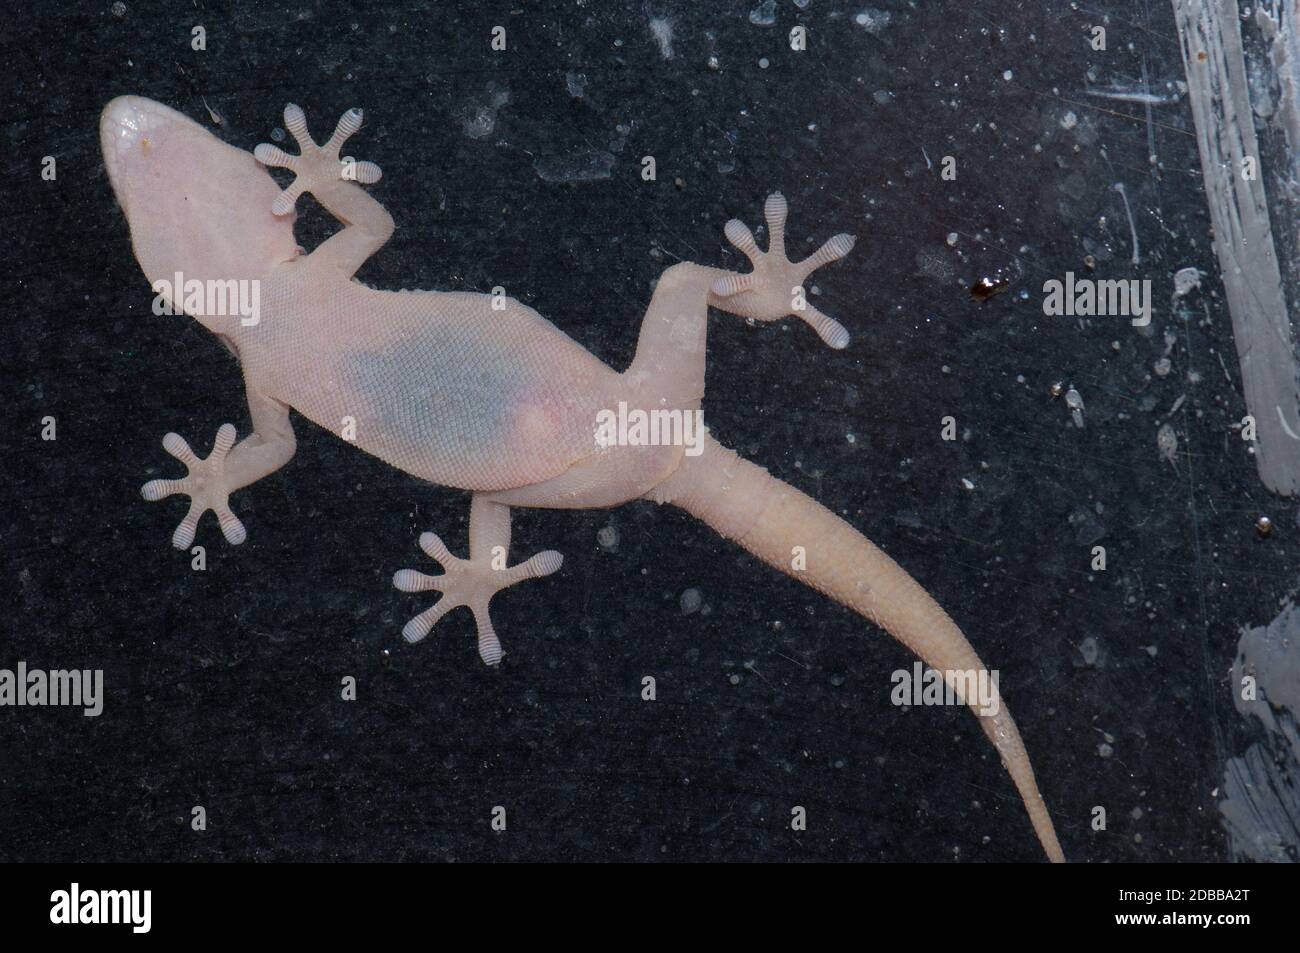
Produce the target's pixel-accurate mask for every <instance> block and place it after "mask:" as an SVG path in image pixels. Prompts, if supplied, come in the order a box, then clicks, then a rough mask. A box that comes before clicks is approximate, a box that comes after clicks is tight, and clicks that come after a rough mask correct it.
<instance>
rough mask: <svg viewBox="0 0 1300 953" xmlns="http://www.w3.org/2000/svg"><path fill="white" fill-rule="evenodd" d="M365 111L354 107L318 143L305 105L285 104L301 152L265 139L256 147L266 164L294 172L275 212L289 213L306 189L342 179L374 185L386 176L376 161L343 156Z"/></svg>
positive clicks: (286, 124)
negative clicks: (319, 144)
mask: <svg viewBox="0 0 1300 953" xmlns="http://www.w3.org/2000/svg"><path fill="white" fill-rule="evenodd" d="M361 119H362V112H361V110H360V109H357V108H356V107H353V108H352V109H349V110H348V111H347V112H345V113H344V114H343V116H342V117H341V118H340V119H339V123H338V125H337V126H336V127H335V128H334V135H332V136H330V138H329V140H328V141H327V142H326V143H325V144H324V145H323V146H318V145H317V144H316V141H315V140H314V139H312V137H311V133H310V132H308V130H307V117H306V115H305V114H304V113H303V111H302V108H301V107H300V106H297V105H295V104H293V103H290V104H289V105H287V106H285V107H284V127H285V128H286V129H288V130H289V132H290V133H292V134H293V137H294V139H295V140H297V142H298V150H299V154H298V155H296V156H295V155H290V154H289V153H287V152H285V151H284V150H283V149H281V148H279V147H278V146H273V145H271V144H270V143H266V142H263V143H262V144H260V145H259V146H258V147H257V148H256V149H254V150H253V158H255V159H256V160H257V161H258V162H260V163H262V165H265V166H270V167H272V168H277V169H288V170H289V171H290V172H293V173H294V176H295V178H294V180H293V182H291V183H290V184H289V187H288V188H286V189H285V190H284V191H282V192H281V193H280V194H279V195H277V196H276V197H275V202H274V203H273V204H272V205H271V212H272V214H274V215H276V216H280V215H288V214H289V213H290V212H292V211H293V208H294V205H296V204H297V201H298V196H300V195H302V193H304V192H315V191H316V190H318V189H325V188H329V187H331V186H333V185H334V184H335V183H337V182H339V181H348V182H360V183H362V184H364V185H371V184H373V183H375V182H378V181H379V180H380V178H382V176H383V172H381V171H380V168H379V166H377V165H375V164H374V163H373V162H358V161H357V160H355V159H353V158H352V157H351V156H343V157H340V156H339V150H340V149H341V148H342V147H343V143H344V142H346V141H347V140H348V138H349V137H351V136H352V134H353V133H354V132H356V131H357V130H358V129H360V128H361Z"/></svg>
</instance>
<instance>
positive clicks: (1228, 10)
mask: <svg viewBox="0 0 1300 953" xmlns="http://www.w3.org/2000/svg"><path fill="white" fill-rule="evenodd" d="M1173 5H1174V18H1175V20H1176V21H1177V23H1178V37H1179V42H1180V46H1181V47H1182V54H1183V68H1184V70H1185V71H1186V73H1187V86H1188V99H1189V101H1190V103H1191V106H1192V117H1193V119H1194V120H1195V122H1196V141H1197V144H1198V145H1199V147H1200V152H1201V169H1202V173H1203V175H1204V177H1205V195H1206V200H1207V201H1208V203H1209V207H1210V220H1211V221H1212V222H1213V224H1214V234H1215V241H1214V246H1215V251H1216V253H1217V255H1218V258H1219V270H1220V272H1221V275H1220V277H1221V278H1222V280H1223V287H1224V290H1225V292H1226V293H1227V298H1228V310H1229V312H1230V314H1231V315H1232V332H1233V337H1234V338H1235V339H1236V343H1237V359H1238V362H1239V363H1240V365H1241V376H1242V388H1243V390H1244V391H1245V397H1246V408H1247V410H1248V411H1249V412H1250V414H1251V415H1252V416H1253V417H1254V418H1255V422H1256V427H1257V436H1258V438H1259V442H1258V444H1257V445H1256V454H1255V461H1256V465H1257V466H1258V468H1259V477H1260V479H1261V480H1262V481H1263V483H1264V485H1265V486H1266V487H1268V488H1269V489H1270V490H1272V491H1273V492H1274V493H1280V494H1283V495H1286V496H1291V495H1295V494H1296V493H1300V440H1295V439H1293V438H1292V437H1291V436H1290V434H1289V433H1288V431H1290V432H1296V431H1300V418H1298V417H1297V414H1298V413H1300V365H1298V364H1297V359H1296V348H1295V336H1294V334H1293V332H1292V328H1291V322H1290V319H1289V317H1288V315H1287V308H1286V298H1285V295H1284V294H1283V291H1282V276H1281V272H1280V270H1279V268H1278V261H1277V252H1276V250H1275V248H1274V245H1273V233H1272V229H1271V228H1270V226H1269V219H1268V206H1267V198H1266V196H1265V194H1264V185H1263V181H1262V176H1261V175H1260V173H1259V170H1258V168H1256V169H1254V170H1253V171H1254V174H1253V175H1251V176H1249V177H1248V176H1246V175H1244V174H1243V169H1244V168H1245V164H1244V162H1243V160H1245V159H1246V158H1247V157H1250V158H1251V161H1252V163H1254V165H1255V166H1258V162H1259V158H1258V157H1259V149H1258V144H1257V142H1256V139H1255V126H1254V120H1253V117H1252V115H1251V107H1250V95H1249V91H1248V89H1247V87H1246V74H1245V59H1244V56H1243V54H1242V48H1241V27H1240V15H1239V12H1238V9H1237V0H1173ZM1287 420H1295V421H1297V424H1296V426H1295V427H1288V426H1286V421H1287Z"/></svg>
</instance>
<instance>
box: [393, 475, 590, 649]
mask: <svg viewBox="0 0 1300 953" xmlns="http://www.w3.org/2000/svg"><path fill="white" fill-rule="evenodd" d="M420 548H421V549H423V550H424V551H425V552H426V553H428V554H429V555H430V556H432V557H433V558H434V559H436V560H437V561H438V563H439V564H440V565H441V566H442V569H443V574H442V575H441V576H426V575H425V574H424V573H422V572H419V571H418V570H415V569H401V570H398V571H397V573H395V574H394V575H393V585H394V586H396V587H397V588H398V589H400V590H402V592H427V591H429V590H434V591H437V592H441V593H442V594H443V595H442V598H441V599H439V600H438V601H437V602H435V603H434V604H433V605H432V606H430V607H429V608H428V609H425V610H424V611H423V612H421V613H420V614H419V615H417V616H416V617H415V618H413V619H411V621H410V622H408V623H406V627H405V628H404V629H402V635H403V636H404V637H405V638H406V640H407V641H408V642H419V641H420V640H421V639H423V638H424V637H425V636H427V635H428V634H429V630H430V629H432V628H433V626H434V623H436V622H437V621H438V620H439V619H441V618H442V617H443V616H444V615H446V614H447V613H448V612H450V611H451V610H452V609H455V608H457V607H458V606H468V607H469V610H470V611H471V612H472V613H474V621H475V623H476V624H477V625H478V654H479V657H480V658H482V659H483V661H484V662H486V663H487V664H488V665H496V664H497V663H498V662H500V661H501V656H502V655H504V654H505V653H504V652H503V651H502V649H501V642H500V640H499V639H497V635H496V631H495V630H494V629H493V628H492V618H491V616H490V615H489V614H488V603H489V602H490V601H491V599H492V597H493V596H494V595H496V594H497V593H498V592H500V591H501V590H502V589H505V588H507V587H508V586H513V585H514V584H515V583H517V582H523V581H524V580H525V579H536V578H538V577H540V576H549V575H550V574H551V573H553V572H555V571H556V570H557V569H559V568H560V566H561V564H562V563H563V562H564V557H563V556H562V555H560V554H559V553H557V552H556V551H555V550H553V549H548V550H544V551H543V552H540V553H538V554H537V555H535V556H533V557H532V558H531V559H528V560H525V561H524V562H522V563H519V564H518V565H515V566H507V565H506V559H507V557H508V556H509V554H510V507H508V506H506V505H504V504H502V503H496V502H494V501H492V500H490V499H488V498H487V497H486V496H484V495H483V494H481V493H475V494H474V498H473V500H472V501H471V503H470V509H469V559H460V558H458V557H456V556H453V555H452V554H451V551H450V550H449V549H447V547H446V546H445V545H443V542H442V540H440V539H439V538H438V537H437V536H435V535H434V534H433V533H424V534H423V535H421V536H420Z"/></svg>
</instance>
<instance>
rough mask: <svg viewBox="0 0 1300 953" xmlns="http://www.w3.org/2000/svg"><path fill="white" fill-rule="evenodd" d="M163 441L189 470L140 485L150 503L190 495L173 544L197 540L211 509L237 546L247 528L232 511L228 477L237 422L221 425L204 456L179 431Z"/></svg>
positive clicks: (186, 545)
mask: <svg viewBox="0 0 1300 953" xmlns="http://www.w3.org/2000/svg"><path fill="white" fill-rule="evenodd" d="M162 444H163V449H164V450H166V451H167V452H168V453H169V454H171V455H172V456H173V457H175V458H176V459H177V460H179V461H180V462H181V463H183V464H185V467H186V469H187V470H188V471H189V472H188V473H187V474H186V475H185V477H184V478H183V479H180V480H150V481H149V482H148V483H146V484H145V485H144V486H142V487H141V488H140V495H141V496H143V497H144V498H145V499H146V500H148V501H149V502H151V503H153V502H156V501H158V500H161V499H165V498H166V497H169V496H174V495H176V494H178V493H180V494H184V495H186V496H188V497H189V498H190V509H189V512H188V513H186V514H185V518H184V519H183V520H181V522H180V525H179V526H177V527H176V532H174V533H173V534H172V545H173V546H175V547H176V548H177V549H188V548H189V545H190V543H192V542H194V534H195V531H196V529H197V528H198V525H199V519H200V518H201V517H202V516H203V514H204V513H206V512H207V511H208V510H212V512H213V513H215V514H216V515H217V522H218V523H219V524H221V532H222V535H224V536H225V537H226V542H228V543H230V544H231V545H232V546H238V545H239V544H240V543H242V542H243V541H244V540H246V539H247V538H248V531H247V530H246V529H245V528H244V524H243V523H241V522H240V520H239V517H238V516H236V515H235V514H234V513H232V512H231V511H230V503H229V497H230V489H231V488H230V485H229V483H228V481H227V479H226V456H227V455H228V454H229V453H230V449H231V447H233V446H234V445H235V428H234V426H233V425H232V424H222V425H221V428H220V429H219V430H218V431H217V437H216V440H215V441H214V442H213V445H212V452H211V453H210V454H208V456H207V457H205V458H202V459H201V458H200V457H199V456H198V455H197V454H195V452H194V451H193V450H191V449H190V445H189V444H188V443H186V441H185V438H184V437H182V436H181V435H180V434H175V433H169V434H167V436H165V437H163V442H162Z"/></svg>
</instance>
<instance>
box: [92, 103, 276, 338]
mask: <svg viewBox="0 0 1300 953" xmlns="http://www.w3.org/2000/svg"><path fill="white" fill-rule="evenodd" d="M99 140H100V147H101V148H102V150H103V153H104V167H105V169H107V171H108V178H109V181H110V182H111V183H112V186H113V191H114V193H115V194H116V195H117V200H118V202H119V203H120V204H121V206H122V210H123V211H124V212H125V213H126V218H127V222H128V224H129V225H130V228H131V245H132V248H133V249H134V251H135V257H136V260H137V261H139V263H140V267H141V268H142V269H143V270H144V273H145V276H146V277H147V278H148V279H149V282H150V284H151V285H154V286H155V288H158V289H159V293H160V294H162V295H163V297H165V298H166V299H167V300H168V301H169V303H171V304H172V305H173V306H174V307H175V308H176V309H177V310H185V301H184V298H183V297H182V295H181V291H180V289H178V290H177V292H176V293H175V294H174V295H173V294H172V293H171V289H172V288H173V287H174V284H175V281H176V275H177V274H178V273H179V274H180V275H182V276H183V281H184V282H185V284H186V285H188V284H189V283H190V282H191V281H194V280H197V281H199V282H202V283H206V284H209V285H211V283H226V282H230V281H232V280H233V281H253V280H259V279H261V278H263V277H265V276H266V275H267V274H268V272H270V270H271V269H272V268H273V267H274V266H275V265H277V264H278V263H280V262H283V261H288V260H290V259H292V258H294V257H295V255H296V253H297V245H296V243H295V242H294V238H293V218H294V217H293V216H292V215H286V216H282V217H279V218H277V217H276V216H274V215H272V214H271V204H272V203H273V202H274V201H275V197H276V196H277V195H278V194H279V192H280V188H279V186H277V185H276V184H275V182H274V180H272V179H271V177H270V176H269V175H268V174H267V172H266V170H265V169H264V168H262V166H260V165H259V164H258V163H257V162H256V160H254V159H253V155H252V153H250V152H245V151H243V150H242V149H236V148H235V147H234V146H231V145H227V144H226V143H224V142H222V141H221V140H220V139H218V138H217V137H216V136H214V135H213V134H212V133H210V132H208V131H207V130H206V129H204V128H203V127H202V126H200V125H199V124H198V123H197V122H195V121H194V120H192V119H190V118H189V117H188V116H184V115H182V114H181V113H179V112H177V111H176V110H174V109H171V108H169V107H167V106H164V105H163V104H162V103H157V102H154V101H153V100H151V99H145V98H144V97H141V96H119V97H118V98H117V99H114V100H113V101H111V102H110V103H109V104H108V105H107V106H105V107H104V112H103V114H102V116H101V117H100V121H99ZM160 286H161V287H160ZM189 310H190V311H191V312H192V313H193V312H195V309H194V308H193V307H191V308H189ZM194 316H195V317H196V318H198V319H199V320H200V321H202V322H203V323H204V324H205V325H206V326H208V327H209V328H211V329H213V330H218V331H225V330H226V329H227V328H226V326H227V325H228V324H230V323H231V322H232V321H234V323H235V324H238V316H236V315H220V314H206V313H205V314H199V313H195V314H194Z"/></svg>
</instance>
